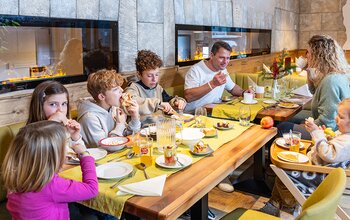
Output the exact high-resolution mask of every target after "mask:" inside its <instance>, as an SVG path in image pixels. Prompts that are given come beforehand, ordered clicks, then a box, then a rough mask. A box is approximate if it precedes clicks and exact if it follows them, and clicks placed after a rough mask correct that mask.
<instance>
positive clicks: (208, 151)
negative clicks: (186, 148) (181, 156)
mask: <svg viewBox="0 0 350 220" xmlns="http://www.w3.org/2000/svg"><path fill="white" fill-rule="evenodd" d="M190 152H191V153H192V154H194V155H197V156H205V155H208V154H211V153H213V152H214V150H213V149H211V147H210V146H209V144H207V149H206V150H205V152H202V153H197V152H194V151H192V150H191V151H190Z"/></svg>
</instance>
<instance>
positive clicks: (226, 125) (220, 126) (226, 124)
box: [216, 121, 230, 128]
mask: <svg viewBox="0 0 350 220" xmlns="http://www.w3.org/2000/svg"><path fill="white" fill-rule="evenodd" d="M216 126H217V127H219V128H229V127H230V124H229V123H228V122H226V121H222V122H218V123H217V124H216Z"/></svg>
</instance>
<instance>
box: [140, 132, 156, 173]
mask: <svg viewBox="0 0 350 220" xmlns="http://www.w3.org/2000/svg"><path fill="white" fill-rule="evenodd" d="M137 145H138V146H139V148H140V162H141V163H144V164H145V165H146V166H147V167H149V166H152V162H153V158H152V145H153V139H152V138H151V137H143V138H141V139H140V140H139V141H138V143H137Z"/></svg>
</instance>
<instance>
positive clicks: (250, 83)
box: [247, 76, 257, 89]
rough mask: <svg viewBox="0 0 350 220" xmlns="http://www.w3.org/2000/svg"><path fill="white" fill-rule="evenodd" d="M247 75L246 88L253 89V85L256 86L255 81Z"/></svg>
mask: <svg viewBox="0 0 350 220" xmlns="http://www.w3.org/2000/svg"><path fill="white" fill-rule="evenodd" d="M247 77H248V88H253V89H255V87H256V86H257V85H256V83H255V82H254V81H253V80H252V79H251V78H250V77H249V76H247Z"/></svg>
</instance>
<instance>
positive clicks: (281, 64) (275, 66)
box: [261, 48, 296, 99]
mask: <svg viewBox="0 0 350 220" xmlns="http://www.w3.org/2000/svg"><path fill="white" fill-rule="evenodd" d="M291 61H292V59H291V57H290V56H289V54H288V52H287V49H286V48H284V49H283V50H282V53H281V54H280V55H279V57H278V58H275V59H274V61H273V63H272V66H271V67H270V68H268V67H267V66H266V65H265V64H263V71H262V75H261V76H262V77H263V79H273V84H272V89H271V90H272V98H273V99H279V96H280V91H279V88H278V82H277V79H281V78H283V77H285V76H287V75H291V74H292V73H293V69H295V68H296V66H295V65H292V62H291Z"/></svg>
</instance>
